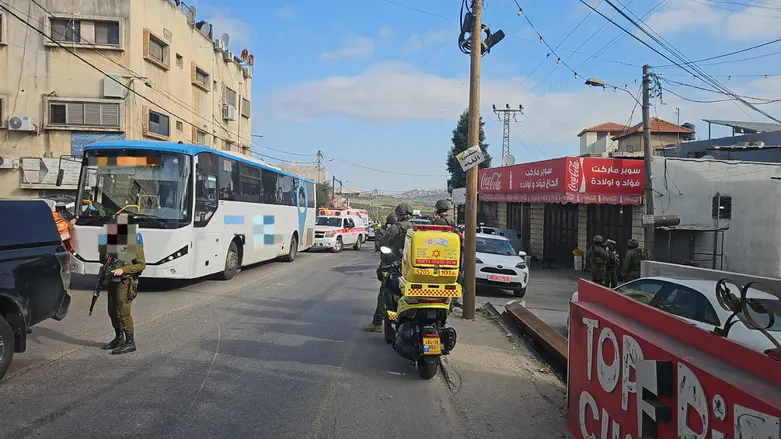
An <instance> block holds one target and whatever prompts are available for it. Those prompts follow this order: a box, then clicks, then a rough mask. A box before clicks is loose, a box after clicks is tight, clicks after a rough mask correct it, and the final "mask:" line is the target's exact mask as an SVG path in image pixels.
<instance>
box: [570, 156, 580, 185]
mask: <svg viewBox="0 0 781 439" xmlns="http://www.w3.org/2000/svg"><path fill="white" fill-rule="evenodd" d="M567 171H569V183H567V188H568V189H569V190H570V191H572V192H577V191H578V189H580V160H579V159H575V160H570V161H569V164H568V166H567Z"/></svg>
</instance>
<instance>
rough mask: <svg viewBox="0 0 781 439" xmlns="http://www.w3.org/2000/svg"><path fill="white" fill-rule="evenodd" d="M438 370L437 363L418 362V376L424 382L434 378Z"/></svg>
mask: <svg viewBox="0 0 781 439" xmlns="http://www.w3.org/2000/svg"><path fill="white" fill-rule="evenodd" d="M438 368H439V362H438V361H436V362H432V363H429V362H426V361H418V374H419V375H420V377H421V378H423V379H424V380H430V379H431V378H434V375H436V374H437V369H438Z"/></svg>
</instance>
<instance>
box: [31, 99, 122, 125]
mask: <svg viewBox="0 0 781 439" xmlns="http://www.w3.org/2000/svg"><path fill="white" fill-rule="evenodd" d="M46 128H47V129H83V128H103V129H106V128H108V129H111V130H112V131H113V130H120V129H121V128H122V113H121V106H120V103H119V102H116V101H97V100H88V101H74V100H59V99H57V100H51V99H50V100H49V101H48V118H47V122H46Z"/></svg>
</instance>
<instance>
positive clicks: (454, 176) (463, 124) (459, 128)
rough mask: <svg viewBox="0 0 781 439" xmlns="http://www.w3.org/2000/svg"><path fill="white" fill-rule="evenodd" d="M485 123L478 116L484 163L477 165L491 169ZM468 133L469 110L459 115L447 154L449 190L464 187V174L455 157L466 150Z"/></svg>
mask: <svg viewBox="0 0 781 439" xmlns="http://www.w3.org/2000/svg"><path fill="white" fill-rule="evenodd" d="M483 127H485V122H483V117H482V116H480V149H482V150H483V155H484V156H485V161H484V162H483V163H480V165H478V166H479V167H481V168H490V167H491V155H490V154H488V144H487V143H485V131H484V130H483ZM468 133H469V110H468V109H467V110H464V112H463V113H461V117H460V118H459V119H458V124H457V125H456V128H455V129H454V130H453V137H452V139H451V140H452V142H453V146H452V147H451V148H450V151H448V153H447V162H446V164H447V171H448V172H449V173H450V181H449V188H448V189H449V190H452V189H456V188H462V187H466V172H464V171H463V170H462V169H461V164H459V163H458V159H457V158H456V155H458V153H460V152H461V151H463V150H465V149H467V148H468V147H469V146H471V145H468V144H467V143H468V142H467V139H468Z"/></svg>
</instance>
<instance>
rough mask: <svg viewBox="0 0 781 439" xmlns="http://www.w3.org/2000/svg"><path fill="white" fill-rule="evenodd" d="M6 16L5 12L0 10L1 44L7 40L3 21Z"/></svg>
mask: <svg viewBox="0 0 781 439" xmlns="http://www.w3.org/2000/svg"><path fill="white" fill-rule="evenodd" d="M4 19H5V17H4V16H3V13H2V12H0V45H2V44H3V42H4V41H5V22H4V21H3V20H4Z"/></svg>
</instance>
